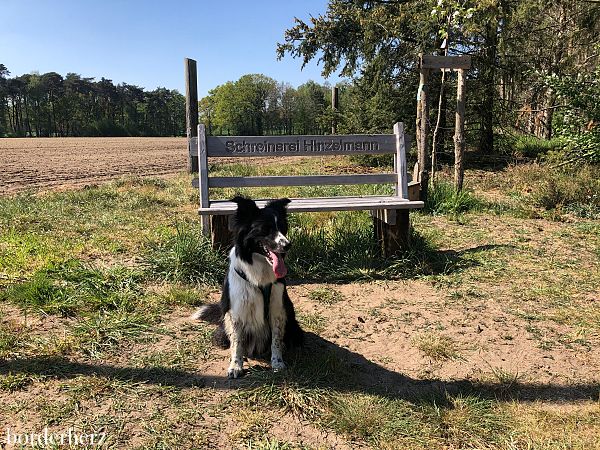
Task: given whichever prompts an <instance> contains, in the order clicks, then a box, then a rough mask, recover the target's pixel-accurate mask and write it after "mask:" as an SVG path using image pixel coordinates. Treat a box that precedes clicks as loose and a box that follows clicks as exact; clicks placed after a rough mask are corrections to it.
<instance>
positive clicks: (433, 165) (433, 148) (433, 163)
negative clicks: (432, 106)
mask: <svg viewBox="0 0 600 450" xmlns="http://www.w3.org/2000/svg"><path fill="white" fill-rule="evenodd" d="M445 87H446V71H445V70H442V82H441V83H440V99H439V101H438V111H437V120H436V122H435V129H434V130H433V142H432V145H431V183H432V184H435V169H436V163H437V161H436V154H437V149H438V145H437V144H438V135H439V132H440V123H441V120H442V109H443V108H442V107H443V103H444V95H445V92H444V91H445Z"/></svg>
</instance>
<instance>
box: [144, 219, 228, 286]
mask: <svg viewBox="0 0 600 450" xmlns="http://www.w3.org/2000/svg"><path fill="white" fill-rule="evenodd" d="M143 263H144V265H145V266H146V270H147V273H148V275H149V276H151V277H154V278H157V279H161V280H164V281H176V282H181V283H205V284H218V283H220V282H221V281H222V280H223V277H224V276H225V272H226V269H227V264H228V260H227V256H226V255H225V254H224V253H222V252H220V251H217V250H214V249H213V248H212V245H211V242H210V240H209V239H208V238H207V237H206V236H204V235H203V234H202V232H201V230H200V227H199V225H198V224H195V223H194V224H190V223H183V222H180V223H178V224H177V225H176V227H175V233H174V234H173V233H172V232H171V231H167V232H166V233H165V235H163V236H162V238H161V239H160V240H158V241H153V242H149V243H148V245H147V249H146V253H145V255H144V258H143Z"/></svg>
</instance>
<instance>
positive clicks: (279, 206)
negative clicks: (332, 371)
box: [265, 198, 291, 213]
mask: <svg viewBox="0 0 600 450" xmlns="http://www.w3.org/2000/svg"><path fill="white" fill-rule="evenodd" d="M290 202H291V200H290V199H289V198H280V199H278V200H271V201H270V202H269V203H267V206H266V207H265V208H272V209H275V210H277V211H281V212H283V213H285V212H286V207H287V205H288V203H290Z"/></svg>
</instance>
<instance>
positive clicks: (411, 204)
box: [198, 196, 423, 216]
mask: <svg viewBox="0 0 600 450" xmlns="http://www.w3.org/2000/svg"><path fill="white" fill-rule="evenodd" d="M290 200H292V202H291V203H290V204H289V205H288V207H287V209H288V211H290V212H317V211H362V210H374V209H375V210H377V209H419V208H423V202H422V201H416V200H407V199H404V198H401V197H397V196H392V197H384V196H364V197H314V198H292V199H290ZM268 202H269V200H257V201H256V204H257V205H258V207H259V208H263V207H264V206H265V205H266V204H267V203H268ZM209 205H210V206H209V207H208V208H199V209H198V213H199V214H200V215H211V216H223V215H229V214H233V213H234V212H235V209H236V207H237V205H236V204H235V203H233V202H231V201H228V200H214V201H210V203H209Z"/></svg>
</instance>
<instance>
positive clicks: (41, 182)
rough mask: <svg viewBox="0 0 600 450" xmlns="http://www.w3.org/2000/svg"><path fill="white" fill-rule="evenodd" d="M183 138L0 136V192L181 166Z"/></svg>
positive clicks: (163, 172) (54, 186) (98, 180)
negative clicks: (0, 137)
mask: <svg viewBox="0 0 600 450" xmlns="http://www.w3.org/2000/svg"><path fill="white" fill-rule="evenodd" d="M186 145H187V144H186V139H185V138H34V139H31V138H29V139H28V138H24V139H14V138H11V139H0V194H7V193H15V192H19V191H23V190H26V189H36V190H40V189H41V190H45V189H57V188H59V189H60V188H68V187H73V186H82V185H86V184H96V183H101V182H104V181H107V180H110V179H114V178H118V177H120V176H122V175H153V176H156V175H166V174H172V173H177V172H181V171H183V170H185V168H186V164H187V156H186V153H187V152H186Z"/></svg>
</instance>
